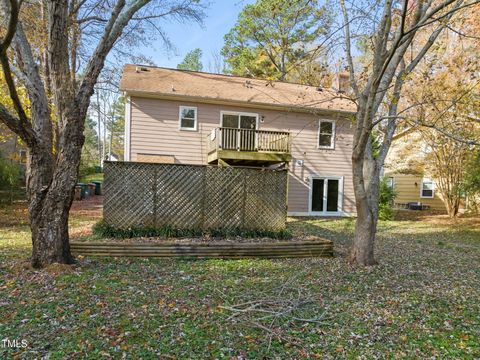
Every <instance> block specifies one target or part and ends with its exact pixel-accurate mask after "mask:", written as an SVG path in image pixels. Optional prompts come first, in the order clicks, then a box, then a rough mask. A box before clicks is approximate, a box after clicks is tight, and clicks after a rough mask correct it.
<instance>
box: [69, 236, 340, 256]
mask: <svg viewBox="0 0 480 360" xmlns="http://www.w3.org/2000/svg"><path fill="white" fill-rule="evenodd" d="M70 246H71V250H72V252H73V254H74V255H84V256H114V257H123V256H133V257H187V258H223V259H240V258H290V257H331V256H333V243H332V241H330V240H324V239H319V240H316V241H295V242H294V241H290V242H268V243H266V242H265V243H237V244H226V243H213V242H212V243H201V244H199V243H196V244H194V243H190V244H183V243H163V244H159V243H155V244H145V243H141V244H131V243H119V242H117V243H91V242H72V243H71V244H70Z"/></svg>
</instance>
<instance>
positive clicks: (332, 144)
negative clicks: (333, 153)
mask: <svg viewBox="0 0 480 360" xmlns="http://www.w3.org/2000/svg"><path fill="white" fill-rule="evenodd" d="M322 122H329V123H332V124H333V125H332V143H331V144H330V146H320V125H321V123H322ZM336 132H337V124H336V121H335V120H331V119H320V120H318V132H317V149H329V150H332V149H335V137H336Z"/></svg>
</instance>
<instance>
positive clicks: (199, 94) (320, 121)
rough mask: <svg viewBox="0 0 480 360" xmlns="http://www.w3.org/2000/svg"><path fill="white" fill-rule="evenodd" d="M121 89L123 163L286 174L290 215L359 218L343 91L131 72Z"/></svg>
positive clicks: (131, 68)
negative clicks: (283, 169) (263, 169)
mask: <svg viewBox="0 0 480 360" xmlns="http://www.w3.org/2000/svg"><path fill="white" fill-rule="evenodd" d="M340 80H342V79H340ZM343 80H344V79H343ZM339 84H340V85H341V84H343V82H342V81H339ZM120 90H121V91H123V93H124V95H125V98H126V101H125V104H126V105H125V161H138V162H160V163H177V164H199V165H200V164H203V165H205V164H210V165H219V166H254V167H269V168H273V167H288V170H289V185H288V214H289V215H295V216H315V215H319V216H348V215H352V214H354V213H355V198H354V192H353V185H352V171H351V151H352V141H353V124H352V117H353V116H354V113H355V105H354V104H353V103H352V102H351V101H350V100H348V98H347V97H346V96H345V94H344V93H343V89H340V90H333V89H324V88H318V87H314V86H305V85H299V84H292V83H285V82H274V81H267V80H258V79H252V78H244V77H236V76H229V75H220V74H209V73H204V72H193V71H185V70H177V69H167V68H160V67H150V66H137V65H126V66H125V67H124V69H123V76H122V80H121V84H120Z"/></svg>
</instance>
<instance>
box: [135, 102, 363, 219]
mask: <svg viewBox="0 0 480 360" xmlns="http://www.w3.org/2000/svg"><path fill="white" fill-rule="evenodd" d="M180 106H194V107H196V108H197V121H198V130H197V131H182V130H179V122H178V121H179V107H180ZM221 111H233V112H248V113H258V114H259V116H260V119H261V121H259V129H264V130H281V131H290V133H291V135H292V161H291V163H290V177H289V190H288V191H289V196H288V211H289V212H290V213H297V214H298V213H302V214H305V215H306V214H307V213H308V212H309V187H310V176H312V175H316V176H341V177H343V184H344V189H343V193H344V196H343V206H342V207H343V209H342V210H343V212H345V213H350V214H352V213H355V201H354V195H353V186H352V176H351V159H350V157H351V149H352V139H353V128H352V124H351V122H350V121H348V120H344V119H334V120H336V139H335V148H334V149H318V147H317V144H318V138H317V137H318V124H319V119H329V118H326V117H321V116H318V115H313V114H307V113H300V112H287V111H276V110H264V109H259V110H258V111H257V110H255V109H252V108H250V107H245V108H242V107H237V106H225V105H216V104H202V103H194V102H188V101H173V100H162V99H153V98H140V97H132V98H131V124H130V127H131V138H130V154H131V156H130V160H132V161H137V160H138V155H139V154H152V155H162V156H173V157H174V159H175V163H180V164H205V163H206V158H207V153H206V140H207V136H209V134H210V131H211V130H212V129H214V128H216V127H219V126H220V112H221ZM330 119H331V117H330ZM296 160H303V161H304V164H303V166H301V167H299V166H297V165H296Z"/></svg>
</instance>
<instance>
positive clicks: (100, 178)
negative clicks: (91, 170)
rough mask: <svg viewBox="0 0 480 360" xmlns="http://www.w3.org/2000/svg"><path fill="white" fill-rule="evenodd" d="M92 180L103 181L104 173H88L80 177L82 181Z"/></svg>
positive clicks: (88, 181)
mask: <svg viewBox="0 0 480 360" xmlns="http://www.w3.org/2000/svg"><path fill="white" fill-rule="evenodd" d="M92 181H103V173H95V174H90V175H86V176H83V177H82V178H81V179H80V182H82V183H91V182H92Z"/></svg>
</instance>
